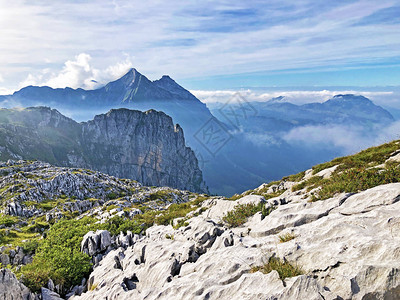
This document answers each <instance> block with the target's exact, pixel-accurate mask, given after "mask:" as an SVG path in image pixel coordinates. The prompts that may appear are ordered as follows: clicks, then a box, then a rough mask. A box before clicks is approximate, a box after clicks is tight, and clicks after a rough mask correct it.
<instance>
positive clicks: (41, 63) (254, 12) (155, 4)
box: [0, 0, 400, 95]
mask: <svg viewBox="0 0 400 300" xmlns="http://www.w3.org/2000/svg"><path fill="white" fill-rule="evenodd" d="M33 2H34V3H33ZM289 2H290V3H289ZM0 45H1V47H0V94H8V93H12V92H13V91H15V90H18V89H20V88H22V87H24V86H26V85H49V86H52V87H66V86H70V87H73V88H78V87H83V88H88V89H90V88H96V87H98V86H101V85H102V84H105V83H107V82H108V81H110V80H115V79H117V78H118V77H120V76H122V75H123V74H124V72H126V71H127V70H128V69H129V68H131V67H135V68H136V69H138V70H139V71H140V72H141V73H142V74H144V75H146V76H147V77H149V78H150V79H152V80H154V79H157V78H159V77H161V76H162V75H164V74H169V75H170V76H171V77H172V78H174V79H175V80H176V81H177V82H178V83H180V84H181V85H183V86H184V87H186V88H188V89H190V90H194V91H197V93H198V94H199V95H200V94H201V93H204V92H206V91H210V90H213V91H227V90H235V89H247V88H251V89H254V88H263V87H270V88H280V89H281V90H285V89H287V90H289V89H293V88H295V89H297V90H306V89H308V90H310V89H311V88H312V89H313V90H315V89H316V90H318V89H320V90H321V91H323V90H324V89H326V87H329V86H342V87H358V88H359V89H360V90H362V89H365V90H366V91H367V90H369V89H370V88H374V89H375V90H376V87H385V88H384V89H382V90H379V89H378V90H377V91H375V92H391V90H390V88H389V89H388V88H387V87H388V86H389V87H390V86H400V1H394V0H380V1H376V0H371V1H370V0H359V1H353V0H346V1H344V0H336V1H325V0H318V1H315V0H314V1H311V0H296V1H278V0H269V1H259V0H252V1H232V0H230V1H227V0H226V1H225V0H217V1H207V0H203V1H177V0H169V1H151V0H150V1H132V0H130V1H120V0H113V1H100V0H98V1H78V0H75V1H58V0H51V1H45V0H37V1H24V0H13V1H8V0H0Z"/></svg>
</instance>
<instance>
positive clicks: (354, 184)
mask: <svg viewBox="0 0 400 300" xmlns="http://www.w3.org/2000/svg"><path fill="white" fill-rule="evenodd" d="M399 181H400V169H399V168H398V167H392V166H390V167H389V168H386V169H383V170H382V169H376V168H371V169H365V168H359V169H356V168H353V169H350V170H346V171H344V172H341V173H336V172H335V173H334V174H333V175H332V176H331V178H329V179H328V180H326V181H324V182H323V184H322V188H321V190H320V191H319V192H318V196H315V197H314V198H313V200H323V199H328V198H331V197H333V196H334V195H335V194H337V193H343V192H346V193H356V192H359V191H364V190H366V189H369V188H372V187H375V186H378V185H382V184H387V183H394V182H399Z"/></svg>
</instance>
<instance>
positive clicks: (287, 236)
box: [279, 232, 296, 243]
mask: <svg viewBox="0 0 400 300" xmlns="http://www.w3.org/2000/svg"><path fill="white" fill-rule="evenodd" d="M295 238H296V236H295V235H294V234H293V233H290V232H288V233H285V234H283V235H280V236H279V241H280V242H281V243H286V242H289V241H291V240H293V239H295Z"/></svg>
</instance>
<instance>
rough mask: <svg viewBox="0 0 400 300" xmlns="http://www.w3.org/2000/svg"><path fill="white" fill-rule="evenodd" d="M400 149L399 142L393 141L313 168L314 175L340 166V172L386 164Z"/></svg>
mask: <svg viewBox="0 0 400 300" xmlns="http://www.w3.org/2000/svg"><path fill="white" fill-rule="evenodd" d="M399 149H400V144H399V141H393V142H390V143H386V144H383V145H380V146H377V147H372V148H368V149H366V150H363V151H361V152H359V153H357V154H354V155H351V156H345V157H338V158H335V159H334V160H332V161H330V162H326V163H323V164H319V165H316V166H314V167H313V168H312V169H313V174H316V173H318V172H320V171H322V170H325V169H327V168H330V167H333V166H336V165H339V167H338V169H337V171H338V172H340V171H343V170H346V169H351V168H362V167H368V166H369V167H371V166H376V165H379V164H382V163H384V162H385V161H386V160H387V159H388V158H389V157H390V156H391V155H392V154H393V152H395V151H397V150H399Z"/></svg>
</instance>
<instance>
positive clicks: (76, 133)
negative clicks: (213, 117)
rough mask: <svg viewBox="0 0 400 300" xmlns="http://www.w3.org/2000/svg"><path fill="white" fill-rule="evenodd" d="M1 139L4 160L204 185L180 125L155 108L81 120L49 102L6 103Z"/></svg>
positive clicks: (159, 183)
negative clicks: (14, 106) (27, 105)
mask: <svg viewBox="0 0 400 300" xmlns="http://www.w3.org/2000/svg"><path fill="white" fill-rule="evenodd" d="M0 143H1V148H0V150H1V154H0V158H1V159H2V160H7V159H10V158H11V159H22V158H24V159H39V160H43V161H46V162H50V163H53V164H56V165H61V166H74V167H84V168H91V169H95V170H101V171H103V172H106V173H108V174H111V175H115V176H119V177H121V178H131V179H135V180H138V181H140V182H142V183H143V184H146V185H157V186H171V187H179V188H181V189H188V190H192V191H203V190H206V187H205V184H204V182H203V177H202V172H201V170H200V169H199V167H198V161H197V159H196V157H195V155H194V153H193V151H192V150H191V149H190V148H188V147H186V145H185V139H184V135H183V131H182V128H181V127H180V126H179V125H174V124H173V122H172V119H171V118H170V117H169V116H167V115H165V114H164V113H162V112H156V111H154V110H151V111H147V112H140V111H133V110H128V109H116V110H111V111H109V112H108V113H107V114H103V115H98V116H96V117H95V118H94V120H92V121H88V122H82V123H77V122H75V121H74V120H72V119H69V118H67V117H65V116H63V115H62V114H61V113H59V112H58V111H57V110H54V109H50V108H46V107H34V108H27V109H19V110H9V109H2V110H0ZM183 171H184V172H183Z"/></svg>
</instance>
